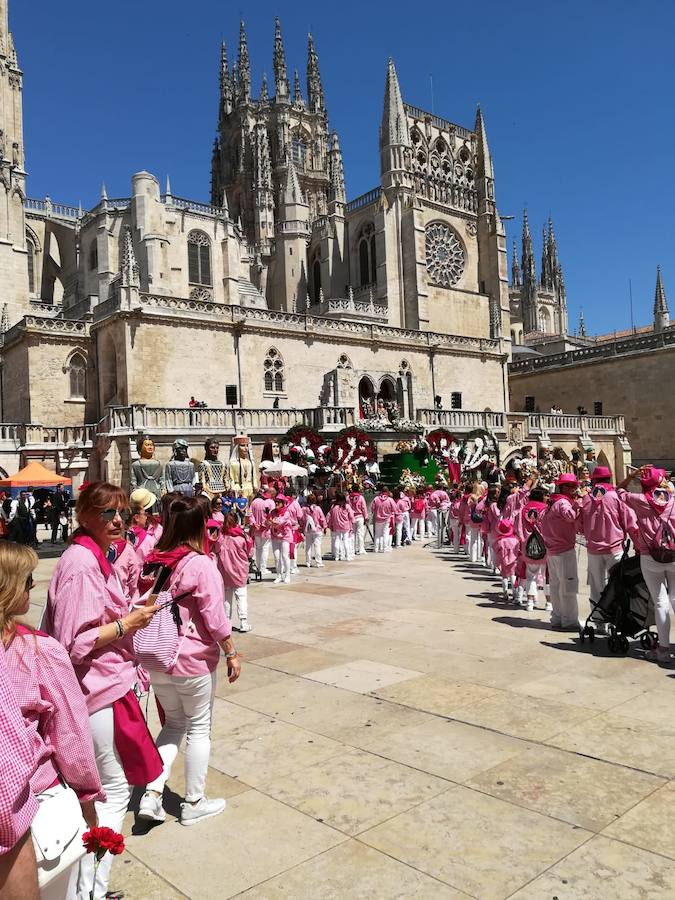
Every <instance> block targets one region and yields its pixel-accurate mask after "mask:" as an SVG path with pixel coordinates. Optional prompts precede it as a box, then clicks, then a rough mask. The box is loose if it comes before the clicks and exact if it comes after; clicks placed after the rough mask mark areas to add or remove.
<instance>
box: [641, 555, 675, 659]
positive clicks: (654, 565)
mask: <svg viewBox="0 0 675 900" xmlns="http://www.w3.org/2000/svg"><path fill="white" fill-rule="evenodd" d="M640 568H641V569H642V575H643V577H644V580H645V584H646V585H647V587H648V589H649V593H650V595H651V598H652V603H653V604H654V618H655V619H656V630H657V631H658V634H659V646H660V647H664V648H667V647H670V607H671V606H672V608H673V610H674V611H675V563H660V562H656V560H655V559H652V558H651V556H650V555H649V554H648V553H641V554H640Z"/></svg>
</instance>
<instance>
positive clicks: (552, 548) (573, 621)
mask: <svg viewBox="0 0 675 900" xmlns="http://www.w3.org/2000/svg"><path fill="white" fill-rule="evenodd" d="M555 485H556V488H557V492H556V493H555V494H554V495H553V496H552V497H551V502H550V506H549V508H548V510H547V511H546V513H545V514H544V515H543V516H542V517H541V519H540V520H539V525H540V529H539V530H540V532H541V536H542V537H543V539H544V544H545V545H546V551H547V554H548V556H547V562H548V574H549V579H550V584H551V607H552V609H551V625H552V626H553V628H562V629H563V630H564V631H576V630H577V629H578V628H579V602H578V600H577V592H578V590H579V572H578V568H577V557H576V551H575V547H576V538H577V525H578V518H579V503H578V501H577V496H578V493H579V482H578V481H577V478H576V475H574V474H572V473H571V472H565V473H563V474H562V475H561V476H560V477H559V478H558V480H557V481H556V483H555Z"/></svg>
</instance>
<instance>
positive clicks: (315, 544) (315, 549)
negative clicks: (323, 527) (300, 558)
mask: <svg viewBox="0 0 675 900" xmlns="http://www.w3.org/2000/svg"><path fill="white" fill-rule="evenodd" d="M322 537H323V532H321V531H307V532H306V533H305V562H306V563H307V565H308V566H310V565H314V566H322V565H323V560H322V558H321V538H322Z"/></svg>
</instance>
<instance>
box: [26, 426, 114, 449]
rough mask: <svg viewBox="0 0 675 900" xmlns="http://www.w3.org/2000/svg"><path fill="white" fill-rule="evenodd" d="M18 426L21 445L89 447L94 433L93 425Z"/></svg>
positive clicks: (65, 447)
mask: <svg viewBox="0 0 675 900" xmlns="http://www.w3.org/2000/svg"><path fill="white" fill-rule="evenodd" d="M20 428H21V434H20V439H21V444H22V445H23V446H25V447H50V448H54V449H61V450H67V449H71V448H82V449H83V448H85V447H91V446H92V445H93V442H94V437H95V433H96V426H95V425H59V426H48V425H22V426H20Z"/></svg>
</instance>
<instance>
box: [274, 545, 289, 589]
mask: <svg viewBox="0 0 675 900" xmlns="http://www.w3.org/2000/svg"><path fill="white" fill-rule="evenodd" d="M272 549H273V550H274V565H275V567H276V570H277V578H281V579H282V580H283V579H284V578H290V577H291V545H290V544H289V542H288V541H280V540H278V539H277V538H274V539H273V540H272Z"/></svg>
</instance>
